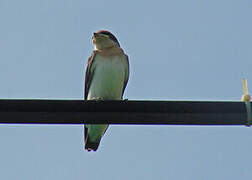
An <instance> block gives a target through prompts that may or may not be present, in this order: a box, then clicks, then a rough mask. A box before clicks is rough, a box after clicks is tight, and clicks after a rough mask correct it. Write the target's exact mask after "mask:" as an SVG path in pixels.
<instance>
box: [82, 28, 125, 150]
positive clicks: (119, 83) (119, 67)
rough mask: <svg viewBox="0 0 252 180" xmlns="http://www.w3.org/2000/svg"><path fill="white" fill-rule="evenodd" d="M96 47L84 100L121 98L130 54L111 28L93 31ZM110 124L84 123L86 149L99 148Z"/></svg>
mask: <svg viewBox="0 0 252 180" xmlns="http://www.w3.org/2000/svg"><path fill="white" fill-rule="evenodd" d="M92 43H93V45H94V50H93V52H92V54H91V56H90V57H89V59H88V63H87V67H86V74H85V92H84V99H85V100H101V101H106V100H122V98H123V94H124V91H125V88H126V86H127V83H128V79H129V58H128V56H127V55H126V54H125V53H124V51H123V49H122V48H121V47H120V44H119V41H118V40H117V38H116V37H115V36H114V35H113V34H112V33H111V32H109V31H106V30H100V31H97V32H95V33H94V34H93V36H92ZM108 126H109V125H108V124H101V125H93V124H85V125H84V144H85V149H86V150H87V151H96V150H97V149H98V146H99V144H100V141H101V138H102V136H103V135H104V134H105V132H106V130H107V128H108Z"/></svg>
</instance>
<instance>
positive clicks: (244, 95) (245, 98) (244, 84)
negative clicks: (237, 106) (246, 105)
mask: <svg viewBox="0 0 252 180" xmlns="http://www.w3.org/2000/svg"><path fill="white" fill-rule="evenodd" d="M241 100H242V101H244V102H249V101H250V100H251V96H250V95H249V93H248V84H247V79H245V78H243V79H242V97H241Z"/></svg>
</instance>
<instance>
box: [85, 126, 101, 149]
mask: <svg viewBox="0 0 252 180" xmlns="http://www.w3.org/2000/svg"><path fill="white" fill-rule="evenodd" d="M87 132H88V130H87V127H85V126H84V144H85V149H86V150H87V151H92V150H93V151H96V150H97V149H98V147H99V144H100V141H101V138H99V139H98V140H96V141H95V142H92V141H90V139H89V136H88V134H87Z"/></svg>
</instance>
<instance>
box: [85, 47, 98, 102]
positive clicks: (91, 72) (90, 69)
mask: <svg viewBox="0 0 252 180" xmlns="http://www.w3.org/2000/svg"><path fill="white" fill-rule="evenodd" d="M95 54H96V53H95V51H93V52H92V54H91V56H90V57H89V58H88V63H87V68H86V75H85V93H84V98H85V100H87V97H88V91H89V88H90V84H91V81H92V78H93V75H94V70H95V67H93V66H92V65H93V64H94V59H95Z"/></svg>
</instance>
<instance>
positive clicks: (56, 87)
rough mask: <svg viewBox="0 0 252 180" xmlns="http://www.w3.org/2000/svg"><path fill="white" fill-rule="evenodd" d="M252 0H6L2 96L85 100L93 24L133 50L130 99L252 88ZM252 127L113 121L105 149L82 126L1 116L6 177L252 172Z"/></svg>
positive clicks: (234, 94) (187, 178) (0, 171)
mask: <svg viewBox="0 0 252 180" xmlns="http://www.w3.org/2000/svg"><path fill="white" fill-rule="evenodd" d="M251 17H252V1H251V0H239V1H238V0H211V1H206V0H176V1H175V0H173V1H172V0H164V1H160V0H155V1H135V0H127V1H118V0H113V1H109V0H102V1H99V0H97V1H83V0H75V1H71V0H22V1H20V0H0V82H1V87H0V98H13V99H16V98H21V99H34V98H43V99H83V93H84V91H83V89H84V88H83V84H84V71H85V66H86V62H87V58H88V57H89V55H90V53H91V51H92V50H93V46H92V44H91V36H92V33H93V32H94V31H97V30H99V29H107V30H110V31H111V32H113V33H114V34H115V35H116V37H117V38H118V40H119V42H120V43H121V46H122V47H123V49H124V51H125V52H126V53H127V54H128V55H129V57H130V67H131V74H130V80H129V84H128V87H127V89H126V91H125V98H128V99H130V100H138V99H145V100H236V101H237V100H240V97H241V87H242V86H241V79H242V77H246V78H247V79H248V85H249V89H250V92H251V93H252V86H251V85H252V70H251V67H252V34H251V32H252V21H251ZM251 142H252V129H251V128H246V127H242V126H239V127H224V126H222V127H214V126H212V127H209V126H208V127H207V126H204V127H197V126H190V127H186V126H133V125H132V126H123V125H122V126H119V125H118V126H110V127H109V129H108V131H107V133H106V135H105V136H104V137H103V139H102V142H101V144H100V147H99V149H98V151H97V152H95V153H88V152H86V151H84V150H83V127H82V126H80V125H79V126H78V125H61V126H60V125H52V126H48V125H34V126H33V125H0V179H4V180H20V179H25V180H52V179H53V180H69V179H73V180H83V179H88V180H100V179H109V180H118V179H120V180H129V179H131V180H139V179H144V180H153V179H169V180H171V179H172V180H213V179H214V180H224V179H225V180H227V179H228V180H237V179H239V180H250V179H252V171H251V162H252V155H251V151H252V143H251Z"/></svg>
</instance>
